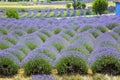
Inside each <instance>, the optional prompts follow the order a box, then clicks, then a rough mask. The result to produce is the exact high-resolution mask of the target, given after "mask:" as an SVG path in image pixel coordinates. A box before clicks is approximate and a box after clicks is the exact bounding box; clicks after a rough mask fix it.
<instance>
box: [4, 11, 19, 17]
mask: <svg viewBox="0 0 120 80" xmlns="http://www.w3.org/2000/svg"><path fill="white" fill-rule="evenodd" d="M5 14H6V16H7V17H8V18H16V19H19V13H18V12H17V10H16V9H6V12H5Z"/></svg>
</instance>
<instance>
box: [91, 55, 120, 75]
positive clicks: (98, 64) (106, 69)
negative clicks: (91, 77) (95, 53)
mask: <svg viewBox="0 0 120 80" xmlns="http://www.w3.org/2000/svg"><path fill="white" fill-rule="evenodd" d="M91 68H92V70H93V72H94V73H103V74H113V75H117V74H120V62H119V59H118V58H116V57H114V56H112V55H106V56H102V57H100V58H98V59H97V60H96V61H95V62H94V63H93V64H92V66H91Z"/></svg>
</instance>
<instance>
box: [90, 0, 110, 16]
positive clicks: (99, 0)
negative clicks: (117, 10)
mask: <svg viewBox="0 0 120 80" xmlns="http://www.w3.org/2000/svg"><path fill="white" fill-rule="evenodd" d="M107 8H108V2H107V1H106V0H94V2H93V5H92V9H93V11H94V12H95V13H96V14H100V15H102V14H103V12H104V11H105V10H107Z"/></svg>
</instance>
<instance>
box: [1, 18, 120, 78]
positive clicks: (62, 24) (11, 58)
mask: <svg viewBox="0 0 120 80" xmlns="http://www.w3.org/2000/svg"><path fill="white" fill-rule="evenodd" d="M19 68H23V69H24V71H25V73H24V74H25V75H33V74H34V75H35V74H50V73H51V70H52V69H57V71H58V74H71V73H80V74H87V71H88V69H92V71H93V73H103V74H106V73H107V74H113V75H119V74H120V18H119V17H115V16H100V17H92V18H86V17H78V18H69V19H68V18H64V19H55V18H49V19H18V20H16V19H8V18H4V19H0V75H2V76H8V75H14V74H17V72H18V69H19ZM33 80H34V79H33Z"/></svg>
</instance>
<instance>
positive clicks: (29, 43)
mask: <svg viewBox="0 0 120 80" xmlns="http://www.w3.org/2000/svg"><path fill="white" fill-rule="evenodd" d="M26 46H27V47H28V48H29V49H30V50H34V49H35V48H36V47H38V44H36V43H34V42H27V43H26Z"/></svg>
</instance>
